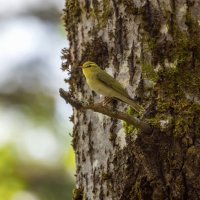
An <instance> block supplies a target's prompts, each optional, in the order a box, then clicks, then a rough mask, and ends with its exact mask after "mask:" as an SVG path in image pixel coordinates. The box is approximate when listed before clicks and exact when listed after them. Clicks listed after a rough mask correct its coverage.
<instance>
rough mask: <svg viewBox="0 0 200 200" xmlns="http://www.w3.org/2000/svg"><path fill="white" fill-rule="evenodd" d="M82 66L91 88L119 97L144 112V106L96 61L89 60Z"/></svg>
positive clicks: (107, 95) (112, 96) (111, 96)
mask: <svg viewBox="0 0 200 200" xmlns="http://www.w3.org/2000/svg"><path fill="white" fill-rule="evenodd" d="M81 68H82V71H83V74H84V76H85V78H86V81H87V84H88V85H89V87H90V89H92V90H93V91H95V92H96V93H98V94H101V95H104V96H105V97H109V98H115V99H119V100H121V101H123V102H125V103H127V104H128V105H130V106H131V107H132V108H133V109H134V110H135V111H137V112H139V113H140V112H143V108H142V107H141V106H139V105H138V104H136V103H135V102H134V100H133V99H132V98H131V97H130V96H129V94H128V93H127V91H126V90H125V89H124V88H123V87H122V85H121V84H120V83H119V82H118V81H117V80H115V79H114V78H113V77H112V76H110V75H109V74H108V73H107V72H106V71H104V70H102V69H101V68H100V67H99V66H98V65H97V64H96V63H94V62H91V61H87V62H85V63H84V64H83V65H82V66H81Z"/></svg>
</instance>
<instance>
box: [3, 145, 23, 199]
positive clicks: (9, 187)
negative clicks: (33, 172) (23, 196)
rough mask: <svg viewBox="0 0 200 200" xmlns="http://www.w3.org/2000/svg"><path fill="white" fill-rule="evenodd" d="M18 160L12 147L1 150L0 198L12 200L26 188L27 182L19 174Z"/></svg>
mask: <svg viewBox="0 0 200 200" xmlns="http://www.w3.org/2000/svg"><path fill="white" fill-rule="evenodd" d="M17 170H18V166H17V160H16V155H15V152H14V150H13V149H12V146H10V145H8V146H5V147H4V148H1V149H0V180H1V181H0V197H3V199H4V200H10V199H11V197H12V196H13V195H14V194H15V193H16V192H18V191H21V190H23V189H25V188H26V183H25V181H24V180H23V179H22V178H21V177H20V176H19V174H18V171H17Z"/></svg>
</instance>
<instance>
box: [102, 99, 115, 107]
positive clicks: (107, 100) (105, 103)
mask: <svg viewBox="0 0 200 200" xmlns="http://www.w3.org/2000/svg"><path fill="white" fill-rule="evenodd" d="M112 100H113V98H111V97H104V100H103V101H102V102H101V103H102V105H103V106H106V105H107V104H109V103H110V102H112Z"/></svg>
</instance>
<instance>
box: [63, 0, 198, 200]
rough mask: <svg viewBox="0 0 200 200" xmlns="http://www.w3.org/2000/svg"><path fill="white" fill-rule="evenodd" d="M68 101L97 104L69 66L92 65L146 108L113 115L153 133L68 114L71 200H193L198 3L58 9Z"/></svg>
mask: <svg viewBox="0 0 200 200" xmlns="http://www.w3.org/2000/svg"><path fill="white" fill-rule="evenodd" d="M64 21H65V27H66V30H67V36H68V39H69V42H70V48H69V50H66V49H64V50H63V59H64V62H63V69H69V70H70V74H71V76H70V78H69V80H68V82H69V84H70V92H69V93H70V94H71V96H73V97H74V98H76V99H77V100H79V101H84V102H86V103H89V104H90V103H93V102H99V101H100V96H99V95H97V94H95V93H94V92H92V91H91V90H90V89H89V87H88V85H87V84H86V82H85V78H84V76H83V74H82V72H81V71H80V70H78V68H77V66H79V65H80V64H82V63H83V62H85V61H87V60H90V61H94V62H96V63H97V64H98V65H99V66H101V67H102V68H103V69H105V70H106V71H107V72H108V73H109V74H111V75H112V76H113V77H115V79H117V80H118V81H119V82H121V83H122V84H123V85H124V87H125V88H127V91H128V92H129V94H130V96H131V97H132V98H134V99H135V100H136V101H137V103H138V104H140V105H141V106H143V107H144V108H145V114H144V115H137V114H136V113H134V112H132V111H131V109H130V108H128V106H127V105H126V104H124V103H122V102H119V101H117V102H114V103H113V104H111V105H110V106H111V107H114V109H117V110H120V111H122V112H124V113H127V112H128V113H129V114H130V115H133V116H136V117H138V118H140V119H142V120H145V122H147V123H148V124H149V125H151V127H152V129H153V131H152V132H151V133H145V132H143V131H141V130H140V129H136V128H134V126H133V125H130V124H127V123H125V122H123V121H121V120H118V119H114V118H110V117H108V116H106V115H102V114H100V113H97V112H94V111H92V110H79V109H76V108H74V110H73V112H74V114H73V116H72V121H73V123H74V129H73V147H74V151H75V154H76V166H77V171H76V189H75V190H74V199H88V200H94V199H95V200H99V199H100V200H110V199H113V200H126V199H127V200H132V199H134V200H135V199H147V200H150V199H156V200H157V199H158V200H162V199H184V200H185V199H191V200H193V199H194V200H196V199H200V103H199V102H200V26H199V24H200V1H198V0H185V1H183V0H110V1H109V0H66V9H65V10H64Z"/></svg>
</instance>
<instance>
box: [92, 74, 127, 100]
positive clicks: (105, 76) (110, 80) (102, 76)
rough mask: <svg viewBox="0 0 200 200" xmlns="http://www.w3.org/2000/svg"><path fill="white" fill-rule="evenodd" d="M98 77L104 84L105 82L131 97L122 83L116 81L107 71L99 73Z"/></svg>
mask: <svg viewBox="0 0 200 200" xmlns="http://www.w3.org/2000/svg"><path fill="white" fill-rule="evenodd" d="M96 76H97V79H98V80H99V81H101V82H102V83H103V84H105V85H106V86H108V87H110V88H112V89H113V90H115V91H117V92H119V93H120V94H122V95H124V96H126V97H128V98H130V96H129V95H128V93H127V92H126V90H125V89H124V88H123V87H122V85H121V84H120V83H119V82H118V81H116V80H115V79H114V78H113V77H112V76H110V75H109V74H107V73H98V74H97V75H96Z"/></svg>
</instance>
